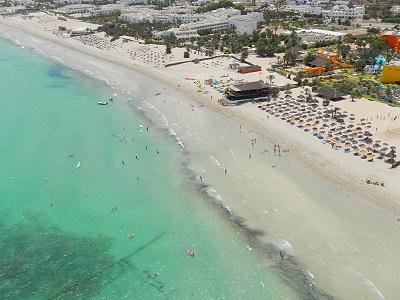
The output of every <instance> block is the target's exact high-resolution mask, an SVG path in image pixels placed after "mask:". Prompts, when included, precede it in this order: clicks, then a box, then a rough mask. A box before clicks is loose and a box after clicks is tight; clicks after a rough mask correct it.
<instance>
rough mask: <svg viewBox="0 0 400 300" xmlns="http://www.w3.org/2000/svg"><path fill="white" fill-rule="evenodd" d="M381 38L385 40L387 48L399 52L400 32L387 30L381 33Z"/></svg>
mask: <svg viewBox="0 0 400 300" xmlns="http://www.w3.org/2000/svg"><path fill="white" fill-rule="evenodd" d="M382 38H383V39H385V40H386V42H387V44H388V47H389V48H391V49H393V50H394V51H395V52H396V53H400V32H398V31H387V32H384V33H383V34H382Z"/></svg>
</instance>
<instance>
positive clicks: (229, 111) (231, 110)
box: [0, 19, 400, 215]
mask: <svg viewBox="0 0 400 300" xmlns="http://www.w3.org/2000/svg"><path fill="white" fill-rule="evenodd" d="M0 24H2V25H3V26H7V27H13V28H14V29H18V30H21V31H22V32H24V33H26V34H29V35H32V36H34V37H36V38H39V39H43V40H45V41H49V42H51V43H55V44H58V45H60V46H62V47H66V48H68V49H70V50H72V51H75V52H77V53H79V54H81V55H85V56H89V57H94V58H96V59H99V60H103V61H106V62H108V63H110V64H114V65H118V66H119V67H120V68H124V69H127V70H129V71H133V72H136V73H140V74H141V75H144V76H146V77H148V78H150V79H152V80H155V81H158V82H160V83H162V84H164V85H166V86H168V87H169V88H171V89H172V90H174V92H177V93H178V94H181V95H182V96H184V97H189V98H190V99H191V100H192V101H195V102H197V103H199V104H201V105H204V106H205V107H207V108H208V109H210V110H213V111H215V112H217V113H219V114H222V115H223V116H224V117H227V118H229V119H231V120H233V121H234V122H236V123H237V124H238V125H244V126H245V127H248V128H249V129H250V130H254V131H255V132H257V133H258V134H260V135H261V136H263V137H264V138H266V139H267V140H269V141H271V142H273V143H274V144H286V145H288V147H289V148H290V150H291V151H290V155H291V156H293V158H294V159H295V160H296V162H297V163H299V164H300V165H302V166H303V167H304V168H306V169H310V170H311V171H312V172H314V173H316V174H318V175H319V176H322V177H324V178H326V179H327V180H329V181H332V182H335V184H338V185H340V186H342V187H345V188H346V189H347V190H349V191H351V192H356V193H357V194H359V195H361V196H363V197H365V198H367V199H369V200H370V201H373V202H374V203H376V204H378V205H380V203H379V202H376V201H375V200H374V199H376V198H377V197H379V198H381V197H382V194H384V198H385V199H390V201H385V202H386V203H385V206H386V207H387V208H389V209H390V210H395V211H396V214H397V215H400V200H399V199H400V198H399V195H400V192H399V191H398V190H397V187H396V189H393V190H391V191H388V190H389V189H390V188H391V186H393V185H391V184H386V188H385V189H380V188H379V187H378V188H376V187H373V186H366V185H365V179H366V178H367V177H368V176H369V174H368V173H366V172H365V169H366V168H365V167H366V166H368V167H369V165H368V164H366V163H365V162H363V161H356V159H354V158H353V159H350V160H348V159H346V158H344V159H342V157H345V155H344V154H343V153H340V155H339V156H341V157H339V159H335V156H336V155H332V153H330V152H333V151H331V149H323V148H324V146H325V145H323V144H321V143H319V144H318V143H314V142H315V141H314V140H313V138H312V137H311V136H310V135H307V134H304V133H303V132H302V131H301V130H297V129H296V128H293V127H291V128H290V127H288V126H287V124H286V123H285V122H283V121H282V120H280V119H278V118H275V117H271V119H273V123H272V125H273V127H274V128H273V130H271V129H270V128H269V127H268V126H270V125H271V124H268V126H266V125H265V124H262V123H261V122H260V119H261V117H262V112H261V111H259V110H257V109H256V108H254V109H253V110H252V111H251V106H253V105H254V106H256V105H258V104H252V103H246V104H243V105H240V106H235V107H222V106H220V105H218V104H216V103H213V102H211V101H209V99H208V98H206V96H202V95H199V94H197V93H196V92H195V91H193V90H190V89H186V88H184V87H180V88H179V89H178V88H177V87H176V81H175V79H174V78H172V77H168V76H163V75H167V74H165V72H163V70H162V69H156V68H154V67H146V66H143V65H141V64H138V63H135V62H132V61H129V62H127V61H126V60H123V59H119V58H117V57H115V56H109V55H106V54H104V53H101V51H100V52H99V50H98V49H93V48H88V47H85V46H83V45H74V44H73V43H68V40H64V39H60V38H58V37H56V36H53V35H52V34H46V33H42V32H39V31H37V30H34V29H31V28H26V27H22V26H20V25H17V24H10V23H8V22H4V21H3V20H1V19H0ZM74 42H77V41H74ZM78 71H81V72H82V70H78ZM157 71H158V72H157ZM83 73H85V72H83ZM85 75H88V74H87V73H85ZM89 76H90V75H89ZM91 77H93V76H91ZM94 77H95V78H96V76H94ZM97 79H99V80H101V79H100V78H97ZM184 97H183V99H184ZM243 107H246V109H245V110H243ZM242 112H245V113H242ZM256 118H258V120H257V119H256ZM277 123H278V124H277ZM279 123H281V124H279ZM288 129H289V130H288ZM290 131H291V132H290ZM297 134H298V135H297ZM282 135H284V137H283V138H282ZM298 136H302V137H304V138H303V139H299V138H297V137H298ZM286 139H288V142H285V140H286ZM293 139H295V140H296V141H295V142H293ZM313 144H314V145H313ZM310 146H311V147H310ZM317 148H318V149H317ZM310 149H311V150H312V151H313V152H314V153H315V154H317V156H318V155H321V156H322V157H321V158H320V159H318V158H317V159H316V157H315V156H314V157H311V156H310V155H307V152H309V151H310ZM326 150H327V151H326ZM334 160H335V162H334ZM341 160H346V162H345V163H344V164H343V163H342V164H341V165H340V166H339V168H337V169H333V168H330V169H329V170H326V169H327V167H324V166H323V165H324V164H325V165H327V166H330V167H333V166H335V164H336V163H338V162H341ZM347 164H352V165H353V166H352V167H356V168H357V170H356V171H354V170H351V169H350V168H348V166H347ZM367 169H368V168H367ZM376 169H377V171H375V173H378V172H379V171H384V170H387V172H388V173H391V174H390V176H394V175H396V174H399V173H400V172H399V171H398V170H399V169H393V170H390V169H389V168H384V167H383V166H379V168H376ZM332 171H335V172H332ZM370 173H371V172H370ZM372 176H373V177H374V175H372ZM387 177H388V176H386V178H384V180H382V181H385V182H387V181H388V180H387V179H388V178H387ZM348 178H357V181H352V182H351V183H349V181H348ZM389 181H390V180H389ZM391 183H393V184H394V186H395V181H392V182H391ZM355 185H356V186H357V187H354V186H355ZM396 200H397V201H396Z"/></svg>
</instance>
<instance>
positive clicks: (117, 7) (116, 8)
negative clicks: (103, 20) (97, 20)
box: [90, 4, 124, 17]
mask: <svg viewBox="0 0 400 300" xmlns="http://www.w3.org/2000/svg"><path fill="white" fill-rule="evenodd" d="M123 7H124V6H123V5H122V4H106V5H100V6H96V8H95V9H93V10H91V11H90V14H91V15H92V16H96V17H106V16H112V15H116V14H118V13H120V11H121V9H122V8H123Z"/></svg>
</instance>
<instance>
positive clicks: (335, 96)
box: [315, 87, 347, 101]
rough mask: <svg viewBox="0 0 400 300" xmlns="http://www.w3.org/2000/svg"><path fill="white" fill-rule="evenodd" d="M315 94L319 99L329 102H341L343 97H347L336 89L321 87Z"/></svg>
mask: <svg viewBox="0 0 400 300" xmlns="http://www.w3.org/2000/svg"><path fill="white" fill-rule="evenodd" d="M315 94H317V96H319V97H322V98H325V99H328V100H330V101H339V100H343V98H344V97H345V96H347V95H346V94H345V93H343V92H341V91H339V90H338V89H334V88H329V87H322V88H320V89H318V90H316V91H315Z"/></svg>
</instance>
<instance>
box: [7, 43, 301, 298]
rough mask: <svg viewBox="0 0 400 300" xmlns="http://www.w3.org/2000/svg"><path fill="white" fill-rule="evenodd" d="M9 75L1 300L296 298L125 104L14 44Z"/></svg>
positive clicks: (163, 140) (172, 150) (169, 146)
mask: <svg viewBox="0 0 400 300" xmlns="http://www.w3.org/2000/svg"><path fill="white" fill-rule="evenodd" d="M0 68H1V73H0V77H1V78H0V82H1V84H0V93H1V95H2V96H1V98H2V99H1V101H0V120H1V126H0V139H1V143H0V174H1V177H0V193H1V194H0V198H1V208H0V230H1V232H2V234H1V235H0V252H1V253H2V255H1V256H0V298H7V299H21V298H29V299H43V298H47V299H59V298H60V299H68V298H74V299H75V298H80V299H88V298H92V297H94V298H99V299H122V298H127V299H157V298H160V299H189V298H193V299H288V298H291V299H294V298H296V296H294V294H293V292H292V291H291V289H290V288H289V287H287V286H286V284H285V283H284V282H283V281H281V280H280V279H279V278H278V276H276V275H275V274H274V273H273V272H271V271H268V270H266V269H267V267H266V262H265V260H262V259H261V258H260V257H258V256H257V255H256V254H255V253H254V252H249V250H248V248H246V243H247V242H246V239H245V237H244V235H243V234H242V233H241V232H240V231H239V229H238V228H236V229H235V228H234V227H233V226H232V224H231V223H229V222H228V221H227V220H226V219H225V218H224V217H223V215H222V213H221V212H220V211H218V210H215V209H214V207H213V206H212V205H210V204H209V203H207V202H206V201H204V198H202V197H201V196H200V194H199V193H198V192H197V191H196V190H195V189H194V187H193V186H192V185H191V183H190V181H189V179H187V178H186V176H187V174H188V173H187V170H186V169H185V168H184V164H183V162H184V160H183V159H184V155H183V153H182V152H181V151H180V150H179V147H177V146H176V145H175V144H174V143H172V142H171V140H170V139H169V138H168V137H167V136H166V135H165V134H164V133H163V132H161V131H159V130H157V129H156V128H154V127H153V126H152V124H150V123H147V122H146V120H145V119H144V118H143V117H142V116H140V115H139V114H138V113H136V112H135V111H134V110H133V109H132V108H131V106H130V105H128V103H127V102H126V101H125V99H122V98H119V97H114V98H115V101H114V102H113V103H110V104H109V105H108V106H99V105H97V101H103V100H105V99H108V98H109V97H110V96H112V94H113V91H112V90H111V89H110V88H108V87H105V86H103V85H101V84H100V83H96V82H94V81H91V80H89V79H87V78H85V77H83V76H82V75H80V74H78V73H76V72H73V71H71V70H69V69H66V68H64V67H62V66H60V65H56V64H54V63H52V62H50V61H47V60H44V59H42V58H39V57H37V56H35V55H32V54H29V53H28V51H26V50H22V49H19V48H17V47H15V46H13V45H11V44H9V43H7V42H5V41H3V40H0ZM147 127H149V129H148V130H147ZM136 157H137V158H136ZM130 232H134V234H135V235H134V237H132V238H129V237H128V233H130ZM188 249H191V250H193V251H195V252H196V254H197V255H196V257H194V258H192V257H188V256H187V255H186V254H185V253H186V251H187V250H188ZM269 263H272V261H271V262H269Z"/></svg>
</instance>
